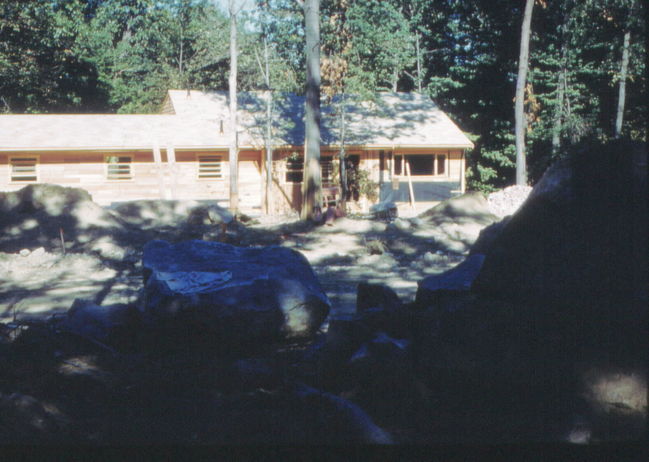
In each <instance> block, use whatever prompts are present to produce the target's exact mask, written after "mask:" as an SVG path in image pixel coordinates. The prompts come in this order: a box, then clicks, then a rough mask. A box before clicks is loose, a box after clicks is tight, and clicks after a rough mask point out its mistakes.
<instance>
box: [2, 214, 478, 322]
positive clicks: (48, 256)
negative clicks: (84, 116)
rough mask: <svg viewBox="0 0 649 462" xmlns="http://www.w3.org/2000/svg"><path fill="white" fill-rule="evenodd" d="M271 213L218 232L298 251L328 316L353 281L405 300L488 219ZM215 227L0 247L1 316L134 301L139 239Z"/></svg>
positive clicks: (345, 308)
mask: <svg viewBox="0 0 649 462" xmlns="http://www.w3.org/2000/svg"><path fill="white" fill-rule="evenodd" d="M273 221H275V222H276V221H277V218H274V219H268V218H267V219H265V220H264V218H263V217H261V218H260V219H257V220H253V221H249V222H247V223H237V224H236V225H230V227H229V230H228V232H227V235H226V236H225V240H226V241H227V242H231V243H234V244H238V245H244V246H257V245H282V246H285V247H289V248H293V249H295V250H297V251H299V252H301V253H302V254H303V255H304V256H305V257H306V258H307V260H308V261H309V262H310V263H311V265H312V267H313V269H314V271H315V273H316V275H317V276H318V280H319V281H320V283H321V285H322V287H323V289H324V291H325V292H326V294H327V296H328V297H329V299H330V301H331V304H332V312H331V316H333V317H335V316H337V315H339V314H342V313H348V312H352V311H353V310H354V309H355V305H356V288H357V286H358V283H359V282H363V281H364V282H371V283H382V284H385V285H387V286H389V287H391V288H392V289H394V290H395V291H396V292H397V294H398V295H399V296H400V298H401V299H402V300H403V301H404V302H408V301H411V300H412V299H413V298H414V296H415V293H416V290H417V281H419V280H421V279H423V278H424V277H425V276H427V275H430V274H436V273H440V272H443V271H445V270H447V269H449V268H452V267H453V266H455V265H457V264H458V263H459V262H461V261H462V260H463V259H464V257H465V256H466V253H467V251H468V246H467V245H465V244H467V243H470V242H471V241H472V240H474V239H475V238H477V234H478V233H479V230H480V228H481V227H482V226H483V225H484V224H489V223H490V221H488V220H487V221H484V222H480V223H479V224H477V225H476V224H475V223H471V224H470V225H471V226H470V227H468V226H467V225H463V227H462V226H459V227H458V229H456V230H455V231H454V232H455V236H449V235H446V236H444V239H440V236H437V235H436V234H435V232H436V228H437V226H438V225H437V224H436V223H435V222H433V221H429V220H426V219H420V218H416V217H415V218H410V219H407V218H399V219H397V220H396V221H393V222H389V221H388V220H385V219H370V218H361V217H355V218H352V217H344V218H339V219H337V220H336V221H335V222H334V223H333V224H332V225H330V226H329V225H320V226H316V225H313V224H310V223H306V222H302V221H297V220H294V221H292V222H290V221H289V222H286V223H281V224H276V223H273ZM469 228H470V229H469ZM220 229H221V228H220V226H218V225H199V226H195V227H193V229H191V230H188V228H187V227H182V226H173V224H170V225H169V226H166V227H157V228H155V229H149V230H144V231H143V230H137V231H136V230H133V232H132V235H131V236H130V237H129V236H127V237H125V238H122V239H121V240H120V241H118V242H113V241H107V242H106V243H107V245H108V246H109V249H110V252H112V253H114V254H115V256H113V255H111V254H110V253H109V252H101V251H83V249H81V250H82V251H81V252H79V251H76V252H75V251H74V250H72V251H70V250H68V251H67V252H66V254H65V255H64V254H63V251H62V249H61V248H57V247H56V246H55V245H54V246H53V248H50V250H49V251H47V250H45V249H44V248H42V247H37V248H35V249H34V248H31V249H30V248H29V246H28V243H27V242H25V243H24V244H25V248H24V249H21V250H20V251H19V252H15V253H0V274H2V275H3V277H2V279H1V280H0V291H1V292H2V295H0V322H10V321H12V320H25V319H34V318H40V319H43V318H46V317H49V316H51V315H54V314H57V313H64V312H66V311H67V309H68V308H69V307H70V306H71V305H72V302H73V301H74V299H75V298H84V299H89V300H93V301H94V302H95V303H97V304H100V305H108V304H114V303H133V302H135V301H136V300H137V297H138V294H139V291H140V289H141V286H142V277H141V249H142V245H143V243H144V242H146V240H148V239H151V238H163V239H166V240H169V241H179V240H183V239H188V238H199V239H200V238H206V239H214V240H216V239H223V236H219V232H220ZM467 235H468V237H467ZM100 240H101V239H100ZM122 242H125V243H124V244H123V245H120V244H121V243H122ZM454 243H455V244H457V245H456V246H455V248H454ZM95 247H97V246H95ZM100 250H102V248H101V246H100Z"/></svg>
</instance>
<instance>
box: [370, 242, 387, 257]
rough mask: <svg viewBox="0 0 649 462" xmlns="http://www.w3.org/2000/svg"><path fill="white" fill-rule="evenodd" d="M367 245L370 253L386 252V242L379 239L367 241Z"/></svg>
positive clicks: (379, 253)
mask: <svg viewBox="0 0 649 462" xmlns="http://www.w3.org/2000/svg"><path fill="white" fill-rule="evenodd" d="M366 247H367V251H368V252H369V253H370V255H381V254H383V252H385V244H383V242H381V241H379V240H378V239H374V240H371V241H367V243H366Z"/></svg>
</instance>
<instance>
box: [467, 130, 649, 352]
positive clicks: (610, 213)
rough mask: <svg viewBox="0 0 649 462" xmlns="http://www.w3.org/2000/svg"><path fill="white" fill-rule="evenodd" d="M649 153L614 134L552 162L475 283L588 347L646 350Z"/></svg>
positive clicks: (546, 328)
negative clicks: (610, 140)
mask: <svg viewBox="0 0 649 462" xmlns="http://www.w3.org/2000/svg"><path fill="white" fill-rule="evenodd" d="M646 158H647V151H646V147H645V146H644V145H638V144H631V143H623V142H615V143H610V144H607V145H604V146H599V147H594V148H583V149H582V150H581V151H579V152H577V153H575V154H574V155H573V156H570V157H568V158H566V159H564V160H561V161H559V162H557V163H556V164H554V165H553V166H551V167H550V168H549V169H548V170H547V171H546V173H545V174H544V175H543V177H542V178H541V180H540V181H539V182H538V183H537V185H536V186H535V187H534V189H533V191H532V192H531V194H530V195H529V197H528V199H527V201H526V202H525V204H524V205H523V206H522V207H521V209H520V210H519V211H518V212H517V213H516V214H514V215H513V216H512V217H511V220H510V221H509V222H508V223H507V224H506V225H505V226H504V228H503V229H502V231H501V232H500V233H499V234H498V235H497V236H496V237H495V238H494V239H493V242H492V243H491V245H490V246H489V248H488V249H487V250H486V257H485V260H484V264H483V266H482V269H481V270H480V273H479V274H478V276H477V278H476V279H475V281H474V283H473V286H472V291H473V292H474V293H475V294H477V295H478V296H481V297H482V296H490V297H494V298H498V299H500V300H505V301H508V302H510V303H515V304H517V305H518V306H519V307H520V308H519V311H521V312H525V313H526V314H525V315H524V316H529V317H533V318H534V319H535V323H536V329H537V332H538V333H539V335H540V336H544V335H546V336H547V335H552V336H555V337H556V338H558V339H561V341H562V342H565V343H566V344H570V345H576V346H577V347H578V349H579V350H581V351H582V352H583V355H585V354H587V355H588V356H589V357H593V358H597V357H602V355H607V357H608V358H609V360H610V361H611V362H612V363H614V362H616V361H621V360H624V361H627V360H629V359H630V358H633V357H635V358H636V359H638V358H639V357H645V356H644V355H642V354H641V352H643V351H646V348H647V339H648V338H649V337H648V335H647V334H648V333H647V321H648V320H649V319H648V311H647V302H648V301H649V300H648V296H647V293H648V287H649V276H648V274H647V268H649V265H648V263H649V262H648V261H647V226H648V221H647V218H648V215H649V214H648V213H647V198H648V194H647V192H648V191H647V176H646V173H647V172H646ZM525 307H526V308H525ZM571 348H573V347H571ZM573 349H574V348H573ZM569 351H570V350H569ZM571 354H573V353H571ZM583 355H582V356H583ZM614 358H615V359H614Z"/></svg>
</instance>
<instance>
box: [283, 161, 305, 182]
mask: <svg viewBox="0 0 649 462" xmlns="http://www.w3.org/2000/svg"><path fill="white" fill-rule="evenodd" d="M303 170H304V159H303V158H302V157H298V156H291V157H289V158H287V159H286V182H287V183H302V174H303Z"/></svg>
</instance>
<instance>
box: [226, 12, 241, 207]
mask: <svg viewBox="0 0 649 462" xmlns="http://www.w3.org/2000/svg"><path fill="white" fill-rule="evenodd" d="M228 87H229V90H230V148H229V158H228V161H229V164H230V211H231V212H232V214H233V215H234V216H235V217H236V216H237V213H238V209H239V169H238V167H239V149H238V146H237V141H238V140H237V125H238V124H237V13H236V12H235V11H234V0H230V76H229V78H228Z"/></svg>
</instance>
